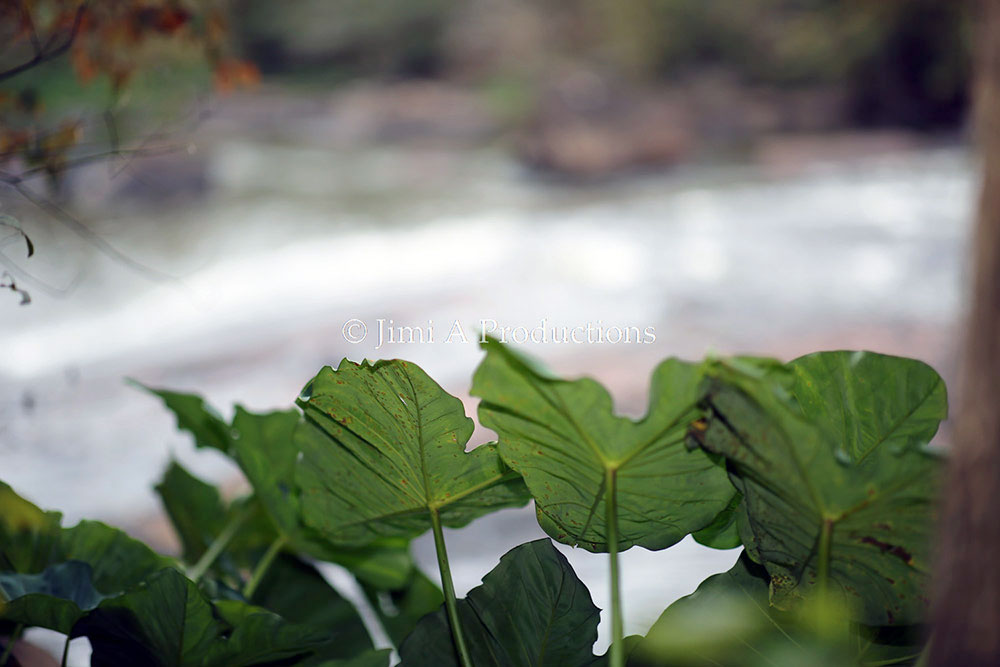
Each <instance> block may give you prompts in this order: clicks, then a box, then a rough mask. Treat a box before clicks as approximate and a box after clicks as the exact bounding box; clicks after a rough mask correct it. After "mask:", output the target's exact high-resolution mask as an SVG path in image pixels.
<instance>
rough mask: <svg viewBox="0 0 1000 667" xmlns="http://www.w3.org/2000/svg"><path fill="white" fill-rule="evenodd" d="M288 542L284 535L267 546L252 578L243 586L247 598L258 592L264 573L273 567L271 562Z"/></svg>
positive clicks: (244, 595)
mask: <svg viewBox="0 0 1000 667" xmlns="http://www.w3.org/2000/svg"><path fill="white" fill-rule="evenodd" d="M287 543H288V538H287V537H286V536H284V535H282V536H281V537H279V538H278V539H276V540H275V541H274V542H272V543H271V546H269V547H268V548H267V551H265V552H264V555H263V556H261V559H260V560H259V561H258V562H257V566H256V567H255V568H254V570H253V574H251V575H250V580H249V581H247V585H246V586H244V588H243V597H245V598H246V599H247V600H249V599H250V598H252V597H253V594H254V593H256V592H257V587H258V586H260V582H261V581H262V580H263V579H264V575H265V574H267V571H268V569H269V568H270V567H271V563H273V562H274V559H275V558H277V557H278V554H279V553H281V550H282V549H283V548H284V546H285V545H286V544H287Z"/></svg>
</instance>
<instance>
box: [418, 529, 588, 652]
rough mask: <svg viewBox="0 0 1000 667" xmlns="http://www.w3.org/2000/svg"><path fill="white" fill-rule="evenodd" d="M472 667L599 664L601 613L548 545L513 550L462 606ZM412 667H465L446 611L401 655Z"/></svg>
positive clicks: (424, 625) (424, 623)
mask: <svg viewBox="0 0 1000 667" xmlns="http://www.w3.org/2000/svg"><path fill="white" fill-rule="evenodd" d="M458 613H459V616H460V618H461V623H462V629H463V632H464V633H465V635H466V638H467V641H468V644H469V647H470V650H471V653H472V656H471V657H472V663H473V664H474V665H476V667H489V666H491V665H495V666H498V667H500V666H503V667H507V666H509V665H533V666H534V667H546V666H551V667H580V666H582V665H590V664H592V663H593V662H594V661H595V660H598V659H599V658H596V657H595V656H594V654H593V645H594V642H595V641H596V640H597V623H598V620H599V618H600V610H599V609H598V608H597V607H595V606H594V603H593V601H591V598H590V593H589V591H587V588H586V586H584V585H583V582H581V581H580V580H579V579H578V578H577V576H576V574H575V573H574V572H573V568H571V567H570V565H569V563H568V562H567V561H566V558H565V556H563V555H562V554H561V553H559V551H557V550H556V548H555V547H554V546H553V545H552V543H551V542H550V541H549V540H547V539H542V540H536V541H534V542H529V543H527V544H522V545H521V546H519V547H515V548H514V549H511V550H510V551H509V552H507V554H505V555H504V556H503V557H502V558H501V559H500V564H499V565H497V566H496V567H495V568H493V570H492V571H491V572H490V573H489V574H487V575H486V576H485V577H483V583H482V585H481V586H477V587H476V588H473V589H472V590H471V591H469V595H468V596H467V597H466V598H465V599H464V600H459V602H458ZM399 654H400V657H401V658H402V665H403V666H404V667H421V666H423V665H427V666H431V665H433V666H434V667H447V666H448V665H458V664H459V663H458V659H457V657H456V655H455V651H454V648H453V645H452V642H451V635H450V630H449V628H448V619H447V617H446V615H445V610H444V609H443V608H442V609H439V610H438V611H437V612H435V613H434V614H432V615H430V616H426V617H424V619H423V620H421V621H420V623H418V624H417V627H416V629H415V630H414V631H413V633H412V634H411V635H410V636H409V637H408V638H407V639H406V641H404V642H403V644H402V646H400V648H399Z"/></svg>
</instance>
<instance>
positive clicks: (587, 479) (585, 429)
mask: <svg viewBox="0 0 1000 667" xmlns="http://www.w3.org/2000/svg"><path fill="white" fill-rule="evenodd" d="M483 347H484V348H485V350H486V358H485V359H484V360H483V362H482V363H481V364H480V366H479V368H478V369H477V370H476V374H475V377H474V379H473V384H472V393H473V395H476V396H480V397H482V399H483V401H482V403H481V404H480V406H479V418H480V421H481V422H482V423H483V425H484V426H487V427H489V428H492V429H493V430H494V431H496V432H497V434H499V436H500V454H501V456H502V457H503V459H504V461H505V462H506V463H507V465H509V466H510V467H511V468H513V469H514V470H516V471H517V472H519V473H520V474H521V475H523V476H524V480H525V482H526V483H527V485H528V488H529V489H530V490H531V495H532V496H533V497H534V498H535V505H536V509H537V512H538V521H539V524H540V525H541V526H542V528H543V529H544V530H545V532H546V533H548V534H549V535H551V536H552V537H553V538H555V539H556V540H559V541H560V542H565V543H568V544H573V545H579V546H582V547H583V548H585V549H587V550H589V551H608V541H609V533H610V532H611V531H612V530H617V545H618V549H619V550H625V549H628V548H629V547H631V546H633V545H639V546H643V547H646V548H647V549H664V548H666V547H669V546H670V545H672V544H674V543H676V542H677V541H679V540H680V539H681V538H683V537H684V536H685V535H687V534H688V533H690V532H692V531H696V530H699V529H701V528H703V527H705V526H706V525H707V524H709V523H710V522H712V520H713V519H714V518H715V517H716V516H717V515H718V514H719V512H720V511H722V510H723V509H724V508H725V507H726V505H727V503H728V502H729V501H730V500H731V498H732V496H733V487H732V485H731V484H730V483H729V481H728V479H727V478H726V474H725V471H724V470H723V469H722V467H721V466H720V465H718V464H717V463H716V462H714V461H713V460H712V459H710V458H709V457H708V456H707V455H705V453H704V452H701V451H697V450H694V451H692V450H691V449H690V448H688V447H686V446H685V434H686V432H687V425H688V423H689V422H690V421H692V420H693V419H695V418H697V417H698V416H699V415H700V411H699V409H698V408H697V403H698V398H699V393H698V387H699V385H700V383H701V381H702V377H703V376H702V367H701V366H700V365H695V364H689V363H685V362H682V361H678V360H676V359H669V360H667V361H664V362H663V363H662V364H660V365H659V366H658V367H657V369H656V371H655V372H654V373H653V379H652V386H651V389H650V399H649V413H648V415H647V416H646V417H645V418H644V419H642V420H641V421H634V420H631V419H628V418H625V417H619V416H617V415H615V414H613V411H612V403H611V397H610V396H609V395H608V392H607V391H606V390H605V389H604V388H603V387H602V386H601V385H600V384H598V383H597V382H595V381H594V380H591V379H589V378H585V379H581V380H575V381H567V380H561V379H556V378H552V377H549V376H546V375H543V374H542V373H541V372H539V371H538V370H536V369H535V368H534V367H533V365H532V364H530V363H526V362H525V360H523V359H522V358H520V356H519V355H517V354H515V353H514V352H512V351H511V350H509V349H508V348H506V347H504V346H503V345H502V344H501V343H499V342H497V341H495V340H489V341H487V342H486V343H485V344H484V345H483ZM608 498H611V499H613V503H612V505H613V507H612V508H611V509H613V511H614V513H616V515H617V526H611V527H609V525H608V521H607V518H606V517H607V516H608V514H607V511H608Z"/></svg>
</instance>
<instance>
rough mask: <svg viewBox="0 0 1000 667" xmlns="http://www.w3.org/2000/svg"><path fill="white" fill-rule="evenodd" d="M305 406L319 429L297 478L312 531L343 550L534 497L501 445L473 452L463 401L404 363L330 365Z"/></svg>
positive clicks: (304, 439) (305, 448)
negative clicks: (500, 452)
mask: <svg viewBox="0 0 1000 667" xmlns="http://www.w3.org/2000/svg"><path fill="white" fill-rule="evenodd" d="M299 405H300V406H301V407H302V409H303V410H305V414H306V417H307V418H308V419H309V420H310V421H311V422H312V423H313V424H315V426H312V425H310V426H309V427H308V428H301V429H299V430H298V431H297V432H296V443H297V445H298V448H299V450H300V451H301V459H300V461H299V465H298V469H297V473H296V481H297V482H298V484H299V486H300V487H301V489H302V495H301V503H302V515H303V517H304V519H305V522H306V524H307V525H309V526H312V527H313V528H315V529H316V530H318V531H319V532H320V533H322V534H323V536H324V537H326V538H327V539H329V540H330V541H332V542H335V543H340V544H355V545H364V544H369V543H371V542H372V541H373V540H375V539H377V538H379V537H393V536H399V537H414V536H416V535H419V534H421V533H423V532H425V531H426V530H427V529H428V528H430V527H431V519H430V515H431V513H432V512H433V513H435V514H436V515H438V516H440V519H441V523H442V524H444V525H446V526H452V527H460V526H464V525H465V524H467V523H469V522H470V521H472V520H473V519H475V518H476V517H479V516H482V515H483V514H487V513H489V512H492V511H495V510H497V509H500V508H503V507H513V506H518V505H523V504H524V503H525V502H527V500H528V496H527V492H526V490H525V488H524V484H523V482H522V481H521V479H520V477H518V475H517V474H516V473H514V472H512V471H511V470H509V469H508V468H507V466H505V465H504V464H503V462H502V461H501V460H500V457H499V455H498V454H497V452H496V446H495V445H482V446H480V447H477V448H476V449H474V450H472V451H471V452H468V453H467V452H466V451H465V445H466V443H467V442H468V440H469V437H470V436H471V435H472V428H473V425H472V420H471V419H469V418H468V417H466V416H465V411H464V409H463V407H462V402H461V401H460V400H458V399H457V398H455V397H454V396H451V395H449V394H447V393H446V392H445V391H444V390H443V389H441V387H440V386H438V384H437V383H436V382H434V381H433V380H432V379H431V378H430V377H428V376H427V374H426V373H424V372H423V371H422V370H421V369H420V368H418V367H417V366H416V365H414V364H412V363H409V362H405V361H400V360H392V361H379V362H377V363H375V364H369V363H368V362H364V363H361V364H355V363H352V362H350V361H347V360H346V359H345V360H344V361H343V362H342V363H341V364H340V366H339V368H338V369H337V370H336V371H334V370H333V369H332V368H329V367H327V368H324V369H323V370H322V371H320V373H319V375H317V376H316V377H315V378H314V379H313V380H312V381H311V382H310V383H309V384H308V385H307V386H306V388H305V389H304V390H303V393H302V396H301V397H300V399H299Z"/></svg>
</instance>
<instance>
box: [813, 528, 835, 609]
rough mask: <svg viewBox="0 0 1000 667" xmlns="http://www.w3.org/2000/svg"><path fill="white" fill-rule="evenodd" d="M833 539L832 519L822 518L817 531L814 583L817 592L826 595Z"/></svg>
mask: <svg viewBox="0 0 1000 667" xmlns="http://www.w3.org/2000/svg"><path fill="white" fill-rule="evenodd" d="M832 541H833V519H829V518H825V517H824V519H823V527H822V528H821V529H820V533H819V549H818V553H817V563H816V585H817V586H818V587H819V594H820V596H822V597H823V598H825V597H826V594H827V591H828V589H829V585H830V546H831V543H832Z"/></svg>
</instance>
